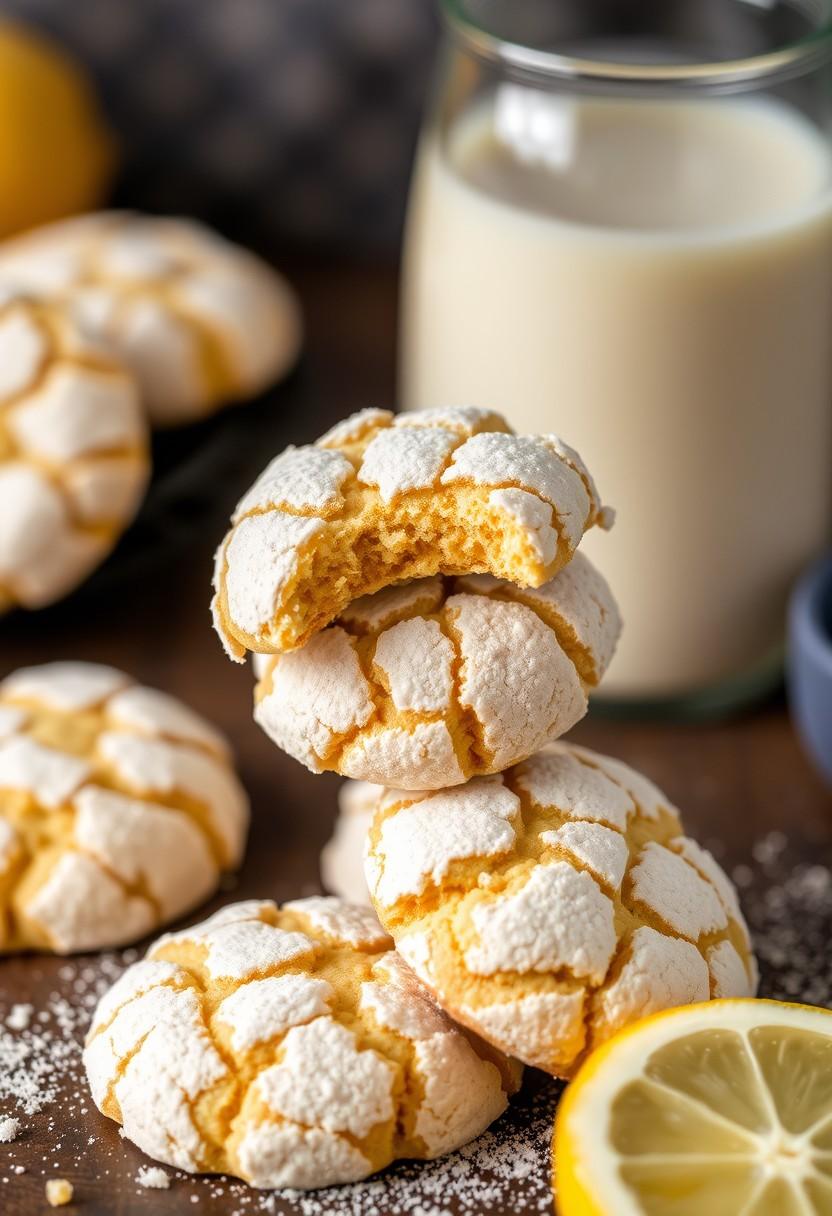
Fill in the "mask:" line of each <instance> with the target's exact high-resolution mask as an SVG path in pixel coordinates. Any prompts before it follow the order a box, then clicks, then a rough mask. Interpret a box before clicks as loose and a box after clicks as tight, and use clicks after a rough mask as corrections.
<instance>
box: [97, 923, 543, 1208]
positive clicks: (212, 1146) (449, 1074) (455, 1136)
mask: <svg viewBox="0 0 832 1216" xmlns="http://www.w3.org/2000/svg"><path fill="white" fill-rule="evenodd" d="M371 920H372V914H371V913H369V912H368V911H367V909H356V908H350V907H349V906H347V905H344V904H342V903H340V902H339V901H337V900H326V901H324V900H320V899H313V900H309V901H306V900H298V901H295V902H294V903H292V904H291V906H287V907H284V908H283V909H280V908H278V907H277V906H276V905H274V904H272V903H268V902H263V903H254V902H249V903H247V904H243V905H235V906H231V907H229V908H226V909H223V910H222V912H220V913H219V914H217V915H215V916H214V917H211V918H210V919H209V920H208V921H206V922H204V923H203V924H202V925H196V926H194V927H193V928H192V929H190V930H186V931H184V932H183V933H179V934H174V935H168V936H167V937H164V938H162V939H161V940H160V941H159V942H157V943H156V945H154V946H153V947H151V950H150V952H149V955H148V959H147V960H145V961H144V962H141V963H137V964H135V966H134V967H132V968H130V969H129V970H128V971H127V972H126V973H125V975H124V976H123V977H122V978H121V979H120V980H119V981H118V982H117V984H116V985H115V986H114V988H113V989H112V990H111V991H110V992H109V993H108V994H106V995H105V997H104V998H103V999H102V1002H101V1005H100V1007H99V1010H98V1011H97V1012H96V1015H95V1017H94V1020H93V1027H92V1030H91V1032H90V1035H89V1038H88V1042H87V1046H86V1049H85V1052H84V1062H85V1065H86V1069H87V1075H88V1077H89V1081H90V1086H91V1089H92V1093H93V1097H94V1099H95V1101H96V1104H97V1105H98V1106H99V1107H100V1108H101V1109H102V1110H103V1112H104V1113H105V1114H107V1115H108V1116H110V1117H111V1118H114V1119H116V1120H118V1121H119V1122H121V1123H123V1126H124V1133H125V1135H127V1136H128V1137H129V1138H130V1139H132V1140H133V1141H134V1142H135V1143H136V1144H138V1145H139V1146H140V1147H141V1148H143V1149H144V1151H145V1152H147V1153H149V1154H150V1155H151V1156H153V1157H155V1158H156V1159H157V1160H159V1161H162V1162H165V1163H167V1164H170V1165H177V1166H179V1167H181V1168H183V1169H187V1170H191V1171H202V1170H211V1171H216V1170H221V1171H223V1172H228V1173H233V1174H237V1175H239V1176H240V1177H242V1178H245V1179H246V1180H248V1181H249V1182H251V1183H252V1184H253V1185H255V1186H261V1187H272V1186H291V1187H298V1188H310V1187H316V1186H326V1185H331V1184H333V1183H336V1182H343V1181H349V1180H353V1179H356V1178H359V1177H364V1176H366V1175H367V1174H370V1173H372V1172H374V1171H375V1170H377V1169H380V1168H383V1166H385V1165H386V1164H388V1163H389V1162H390V1161H391V1160H393V1159H395V1158H396V1157H399V1156H402V1157H431V1156H435V1155H437V1154H439V1153H443V1152H448V1151H450V1150H451V1149H453V1148H456V1147H458V1146H459V1145H460V1144H461V1143H463V1142H464V1141H465V1140H467V1139H469V1138H471V1137H472V1136H475V1135H477V1134H479V1132H480V1131H482V1130H483V1128H484V1127H485V1126H487V1124H488V1123H489V1122H490V1121H491V1120H492V1119H494V1118H496V1117H497V1116H498V1115H499V1114H500V1113H502V1111H503V1109H504V1108H505V1105H506V1101H507V1096H508V1095H509V1094H510V1093H512V1092H513V1091H514V1089H515V1088H516V1086H517V1084H518V1081H519V1072H518V1070H517V1068H516V1067H515V1066H513V1065H511V1064H510V1063H509V1062H508V1061H506V1060H502V1059H501V1057H500V1056H499V1054H498V1053H494V1052H492V1051H490V1050H487V1049H486V1048H485V1047H484V1046H483V1045H482V1044H481V1043H479V1041H478V1040H477V1039H476V1038H475V1037H473V1036H464V1035H462V1034H461V1033H460V1032H459V1031H458V1030H457V1029H456V1027H455V1026H454V1025H453V1023H452V1022H451V1021H450V1020H449V1019H448V1018H447V1017H446V1016H445V1015H444V1014H443V1013H441V1011H440V1010H439V1009H438V1008H437V1007H436V1006H435V1005H433V1004H432V1002H431V1001H430V1000H429V998H428V997H427V996H426V995H425V993H424V992H423V990H421V988H420V987H419V985H418V983H417V981H416V980H415V979H414V977H413V976H412V974H411V973H410V971H409V970H408V969H407V967H406V966H405V965H404V964H403V963H402V962H401V960H400V959H399V958H398V957H397V956H396V955H395V954H394V953H393V952H392V950H391V949H390V945H389V940H388V939H387V938H386V937H385V936H384V935H383V934H381V933H380V931H379V930H378V926H377V925H376V929H375V934H376V939H375V944H369V940H368V938H367V934H366V933H362V934H360V935H359V936H361V937H362V944H361V945H360V946H355V945H353V944H351V943H350V941H349V940H347V934H348V933H350V932H352V930H353V929H354V927H355V926H356V925H357V924H362V925H367V924H369V922H370V921H371ZM299 922H302V923H304V924H305V925H308V926H309V927H310V945H311V947H312V948H311V949H309V950H307V951H306V953H305V954H304V955H303V956H302V957H301V956H295V957H288V956H286V957H282V958H277V957H274V958H272V959H271V960H269V961H266V960H264V959H262V958H261V965H260V968H259V973H258V975H257V977H256V978H250V977H249V976H248V975H245V976H229V975H228V974H227V973H226V972H225V971H223V973H222V974H212V973H211V971H210V969H209V968H208V967H207V965H206V959H207V956H208V954H209V953H210V951H211V949H212V943H214V942H216V941H217V940H218V939H220V938H222V937H223V936H224V935H226V934H228V933H229V932H232V931H241V930H242V931H243V932H245V933H248V934H251V933H252V932H253V933H254V934H262V933H266V934H268V933H270V934H274V935H283V936H284V937H290V936H292V935H293V934H296V929H295V927H294V926H296V925H297V924H298V923H299ZM316 922H318V924H317V925H316ZM333 924H335V925H337V926H340V930H339V934H338V935H337V936H333V933H332V931H331V930H332V925H333ZM321 925H323V926H324V927H323V928H321V927H320V926H321ZM345 926H346V931H344V927H345ZM368 1040H372V1046H370V1045H369V1043H368ZM231 1060H233V1065H232V1064H230V1063H229V1061H231ZM229 1102H231V1103H232V1104H233V1106H234V1108H235V1109H236V1110H237V1111H238V1113H237V1115H236V1116H235V1118H234V1120H233V1122H231V1123H230V1124H229V1122H228V1121H227V1120H226V1119H225V1118H224V1117H223V1111H224V1110H225V1109H227V1106H228V1103H229ZM197 1108H198V1109H199V1112H200V1114H199V1122H198V1124H197V1122H196V1121H195V1119H194V1118H193V1115H192V1112H193V1111H194V1110H195V1109H197Z"/></svg>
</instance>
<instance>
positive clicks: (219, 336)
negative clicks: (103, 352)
mask: <svg viewBox="0 0 832 1216" xmlns="http://www.w3.org/2000/svg"><path fill="white" fill-rule="evenodd" d="M0 281H3V282H7V283H11V284H13V285H14V286H15V287H16V288H18V289H21V288H22V289H24V290H27V291H33V292H37V293H39V294H43V295H46V296H49V297H50V298H57V299H59V300H60V301H62V302H63V303H64V304H65V305H66V306H68V307H69V308H71V310H72V312H73V315H74V316H75V317H76V319H77V320H78V322H79V323H80V324H82V325H83V326H84V328H85V329H86V330H87V332H89V333H90V334H91V335H93V336H94V337H96V338H98V339H100V340H103V341H105V342H107V343H108V344H109V345H110V346H111V347H112V349H113V350H114V351H115V352H117V353H118V355H119V356H120V357H121V358H123V359H124V361H125V363H126V364H127V365H128V366H129V367H130V368H131V369H132V371H133V372H134V374H135V375H136V377H137V379H138V381H139V385H140V387H141V393H142V400H143V403H144V406H145V408H146V410H147V413H148V415H149V417H150V421H151V423H152V424H153V425H154V426H158V427H167V426H178V425H181V424H183V423H188V422H195V421H197V420H198V419H201V418H205V417H207V416H208V415H210V414H212V413H214V412H216V411H217V410H219V409H221V408H222V407H223V406H224V405H228V404H230V403H231V402H234V401H240V400H242V399H244V398H247V397H252V396H255V395H256V394H258V393H260V392H261V391H262V390H264V389H265V388H267V387H268V386H269V385H270V384H272V383H274V382H275V381H276V380H279V379H280V377H281V376H283V375H284V374H285V373H286V372H287V371H288V370H289V369H290V368H291V366H292V365H293V364H294V362H295V360H296V358H297V355H298V352H299V350H300V345H301V316H300V308H299V305H298V302H297V299H296V297H295V294H294V292H293V291H292V289H291V288H290V286H289V285H288V283H287V282H286V281H285V279H283V278H282V276H280V275H279V274H277V273H276V272H275V271H273V270H272V269H271V268H270V267H269V266H267V265H266V263H265V262H263V261H262V260H261V259H260V258H257V257H255V255H254V254H252V253H249V252H248V251H247V250H245V249H243V248H241V247H240V246H238V245H233V244H231V243H230V242H228V241H225V240H223V239H222V238H221V237H220V236H218V235H217V234H216V233H214V232H211V231H209V230H208V229H207V228H204V227H202V226H201V225H199V224H196V223H194V222H192V221H189V220H181V219H165V218H156V217H152V216H144V215H137V214H133V213H129V212H101V213H98V214H95V215H87V216H81V217H79V218H77V219H74V220H68V221H65V222H64V223H61V224H55V225H49V226H47V227H45V228H41V229H38V230H36V231H34V232H32V233H28V234H27V235H26V236H24V237H20V238H19V239H17V240H15V241H12V242H9V243H7V244H6V245H4V246H2V247H0Z"/></svg>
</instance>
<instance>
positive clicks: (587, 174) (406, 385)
mask: <svg viewBox="0 0 832 1216" xmlns="http://www.w3.org/2000/svg"><path fill="white" fill-rule="evenodd" d="M442 7H443V12H444V17H445V24H446V37H445V44H444V48H443V51H442V54H441V60H440V70H439V72H438V78H437V84H436V89H435V94H434V102H433V105H432V107H431V110H430V113H429V115H428V118H427V120H426V124H425V129H424V132H423V137H422V140H421V145H420V150H419V153H418V159H417V165H416V170H415V176H414V180H413V184H412V193H411V203H410V209H409V216H408V225H407V236H406V248H405V265H404V280H403V301H402V302H403V310H402V333H401V396H402V403H403V406H404V408H406V409H415V408H424V407H427V406H432V405H447V404H473V405H482V406H491V407H494V408H496V409H499V410H502V411H504V412H505V413H506V414H507V415H508V417H509V419H510V420H511V422H512V424H513V425H514V427H515V429H517V430H521V431H555V432H557V433H559V434H561V435H562V436H563V437H564V438H565V439H567V440H568V441H569V442H570V443H572V444H573V445H574V446H576V447H577V448H578V449H579V450H580V451H581V453H582V455H583V456H584V458H585V459H586V460H587V462H588V464H589V465H590V467H591V469H592V470H593V472H594V473H595V474H596V478H597V481H598V484H599V487H600V489H601V492H602V494H603V496H604V498H605V501H608V502H610V503H611V504H612V505H613V506H615V507H616V508H617V510H618V520H617V523H616V526H615V528H614V529H613V531H612V532H611V533H610V534H609V536H605V535H600V534H599V535H598V536H595V535H590V536H588V537H587V538H586V540H585V544H586V547H587V552H589V554H590V556H591V557H592V558H593V559H594V560H595V561H596V563H597V564H598V565H599V567H600V568H601V569H602V570H603V572H604V573H605V574H606V575H607V577H608V579H609V581H610V583H611V585H612V588H613V591H614V592H615V593H616V595H617V597H618V599H619V601H620V604H621V608H622V612H623V615H624V619H625V630H624V637H623V639H622V642H621V646H620V649H619V653H618V655H617V657H616V659H615V660H614V663H613V666H612V668H611V670H610V672H609V675H608V677H607V680H606V682H605V685H604V688H603V690H602V695H603V696H605V697H606V698H608V699H613V700H615V701H619V702H622V703H625V704H629V705H632V704H633V703H634V702H637V703H639V704H644V703H649V704H650V705H651V706H656V705H658V706H661V707H668V708H669V707H680V708H682V709H685V710H691V711H692V710H706V711H707V710H711V711H712V710H716V709H724V708H726V707H729V706H732V705H735V704H738V703H742V702H744V701H747V700H749V699H751V698H752V697H753V696H756V695H758V694H759V693H760V692H761V691H762V690H763V689H767V688H769V687H771V685H772V682H773V680H774V679H776V678H777V676H778V675H779V669H780V657H781V649H782V638H783V630H784V609H785V603H786V597H787V593H788V589H789V586H790V584H791V583H792V581H793V579H794V578H795V576H796V575H797V573H798V572H799V571H800V570H801V568H802V567H803V566H804V565H805V564H806V563H807V562H808V561H809V560H810V559H811V558H813V557H814V556H815V555H816V554H817V553H818V552H819V551H820V550H821V549H822V548H823V547H824V545H825V544H826V543H827V542H828V540H829V537H830V533H831V532H832V141H830V132H831V131H832V89H831V88H830V84H831V83H832V80H831V79H830V59H831V58H832V23H830V4H829V3H826V2H824V3H823V4H814V5H812V4H809V3H806V4H798V3H785V2H782V0H764V2H763V0H656V2H655V3H646V2H644V0H635V2H632V3H618V4H615V5H609V4H602V3H600V2H594V0H593V2H589V0H559V2H558V3H551V2H550V0H445V2H444V4H443V6H442Z"/></svg>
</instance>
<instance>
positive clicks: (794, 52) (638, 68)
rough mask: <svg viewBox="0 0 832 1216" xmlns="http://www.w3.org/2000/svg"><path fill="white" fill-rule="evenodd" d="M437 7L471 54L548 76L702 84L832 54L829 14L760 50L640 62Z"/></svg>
mask: <svg viewBox="0 0 832 1216" xmlns="http://www.w3.org/2000/svg"><path fill="white" fill-rule="evenodd" d="M439 9H440V12H441V14H442V17H443V19H444V22H445V25H446V26H447V27H448V29H449V30H450V31H451V33H452V34H453V35H454V36H455V37H456V38H458V39H459V40H460V42H462V43H463V44H464V45H465V46H466V47H467V48H468V49H469V50H470V51H472V52H473V54H475V55H476V56H477V58H479V59H482V60H485V61H487V62H489V63H493V64H497V65H499V66H502V67H505V68H509V69H514V70H515V71H518V72H522V73H523V74H525V75H528V76H538V77H545V78H547V79H550V80H551V79H560V80H567V81H572V82H577V81H587V82H594V83H597V84H600V83H604V84H608V85H615V84H621V85H630V86H632V85H639V84H644V85H661V84H671V85H672V84H676V85H687V86H692V87H696V86H699V87H702V88H707V87H708V86H714V87H719V86H726V85H732V84H743V83H746V82H750V81H755V80H765V79H771V78H778V77H781V76H784V75H785V76H793V75H795V74H800V73H801V72H809V71H811V70H812V69H813V68H815V67H817V66H818V65H819V64H820V63H822V62H823V61H824V60H827V59H830V58H832V15H830V16H829V17H827V19H826V20H825V21H824V22H823V23H822V24H821V25H819V26H818V28H817V29H816V30H813V31H812V32H811V33H810V34H807V35H806V36H805V37H804V38H800V39H798V40H797V41H796V42H792V43H788V44H786V45H785V46H783V47H780V48H778V49H777V50H773V51H767V52H765V53H763V54H759V55H750V56H748V57H746V58H740V59H726V60H714V61H712V62H699V63H644V64H641V63H624V62H617V61H615V60H606V59H600V58H599V59H593V58H585V57H582V56H578V55H568V54H563V53H561V52H559V51H544V50H540V49H538V48H535V47H530V46H526V45H525V44H523V43H521V42H511V41H509V40H507V39H505V38H501V37H500V36H499V35H498V34H495V33H493V32H492V31H491V30H489V29H488V28H487V27H486V26H484V25H481V24H478V23H477V22H476V21H474V20H473V19H472V18H471V17H470V16H469V14H468V12H467V10H466V4H465V0H439Z"/></svg>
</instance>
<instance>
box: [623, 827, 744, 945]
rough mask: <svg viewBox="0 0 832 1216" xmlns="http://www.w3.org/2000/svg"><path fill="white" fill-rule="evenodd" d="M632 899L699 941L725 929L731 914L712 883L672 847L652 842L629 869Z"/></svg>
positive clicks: (687, 935)
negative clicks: (674, 851) (701, 875)
mask: <svg viewBox="0 0 832 1216" xmlns="http://www.w3.org/2000/svg"><path fill="white" fill-rule="evenodd" d="M630 878H631V881H632V893H633V898H634V899H637V900H638V901H639V902H640V903H643V904H645V905H646V906H647V907H648V908H649V909H650V911H651V912H655V913H656V915H657V916H659V917H660V918H661V919H662V921H664V923H665V924H666V925H668V926H669V927H670V928H671V929H672V930H673V931H674V932H675V933H678V934H679V935H680V936H681V937H686V938H688V939H690V940H691V941H697V940H698V939H699V938H700V937H701V936H702V935H703V934H704V933H713V932H714V931H715V930H717V929H724V928H725V927H726V925H727V924H728V917H727V915H726V913H725V910H724V909H723V907H722V904H721V902H720V899H719V896H718V894H717V893H716V891H715V890H714V888H713V886H712V885H711V884H710V883H708V882H707V881H706V880H705V879H704V878H702V877H700V875H699V874H698V873H697V872H696V871H695V870H694V869H693V867H692V866H690V865H688V863H687V862H686V861H684V860H683V858H681V857H678V856H677V855H676V854H675V853H671V851H670V850H669V849H666V848H664V846H663V845H660V844H658V843H657V842H656V841H655V840H651V841H649V842H648V843H647V844H646V845H645V846H644V848H643V849H642V851H641V853H640V855H639V858H638V862H637V864H636V865H635V866H633V868H632V870H631V871H630Z"/></svg>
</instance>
